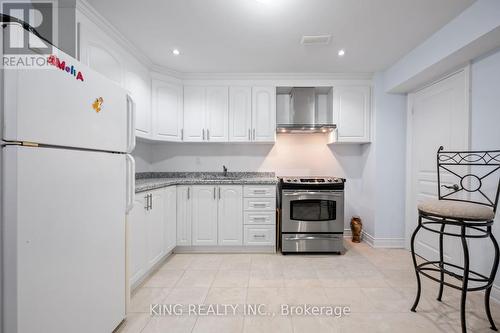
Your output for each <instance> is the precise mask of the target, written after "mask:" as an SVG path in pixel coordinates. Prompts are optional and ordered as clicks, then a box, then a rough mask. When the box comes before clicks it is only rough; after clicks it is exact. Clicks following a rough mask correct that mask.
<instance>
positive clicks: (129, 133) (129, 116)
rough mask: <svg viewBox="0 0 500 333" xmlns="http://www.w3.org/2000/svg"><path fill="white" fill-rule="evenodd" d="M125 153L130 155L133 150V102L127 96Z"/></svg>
mask: <svg viewBox="0 0 500 333" xmlns="http://www.w3.org/2000/svg"><path fill="white" fill-rule="evenodd" d="M127 125H128V129H127V153H131V152H132V151H133V150H134V148H135V102H134V100H133V99H132V97H131V96H130V95H128V94H127Z"/></svg>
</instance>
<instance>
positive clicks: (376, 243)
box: [362, 231, 405, 249]
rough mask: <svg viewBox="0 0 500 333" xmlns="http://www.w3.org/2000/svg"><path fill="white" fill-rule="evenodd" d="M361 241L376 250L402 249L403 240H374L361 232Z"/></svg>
mask: <svg viewBox="0 0 500 333" xmlns="http://www.w3.org/2000/svg"><path fill="white" fill-rule="evenodd" d="M362 240H363V241H365V242H366V243H367V244H368V245H370V246H371V247H373V248H377V249H381V248H384V249H404V248H405V239H404V238H376V237H373V236H372V235H370V234H369V233H367V232H366V231H363V237H362Z"/></svg>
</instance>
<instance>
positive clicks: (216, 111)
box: [205, 87, 229, 142]
mask: <svg viewBox="0 0 500 333" xmlns="http://www.w3.org/2000/svg"><path fill="white" fill-rule="evenodd" d="M205 97H206V107H205V110H206V125H205V126H206V136H205V139H206V140H207V141H209V142H225V141H228V136H229V129H228V116H229V105H228V104H229V96H228V87H207V88H206V92H205Z"/></svg>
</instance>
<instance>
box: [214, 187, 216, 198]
mask: <svg viewBox="0 0 500 333" xmlns="http://www.w3.org/2000/svg"><path fill="white" fill-rule="evenodd" d="M215 191H216V189H215V187H214V200H215V199H217V198H216V197H215Z"/></svg>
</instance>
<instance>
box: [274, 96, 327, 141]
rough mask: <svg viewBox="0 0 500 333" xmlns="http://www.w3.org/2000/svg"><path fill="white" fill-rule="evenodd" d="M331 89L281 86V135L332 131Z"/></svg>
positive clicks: (278, 99) (278, 109)
mask: <svg viewBox="0 0 500 333" xmlns="http://www.w3.org/2000/svg"><path fill="white" fill-rule="evenodd" d="M331 93H332V88H331V87H317V88H316V87H278V89H277V131H278V133H326V132H331V131H333V130H334V129H335V128H336V126H335V124H334V123H333V109H332V98H331Z"/></svg>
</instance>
